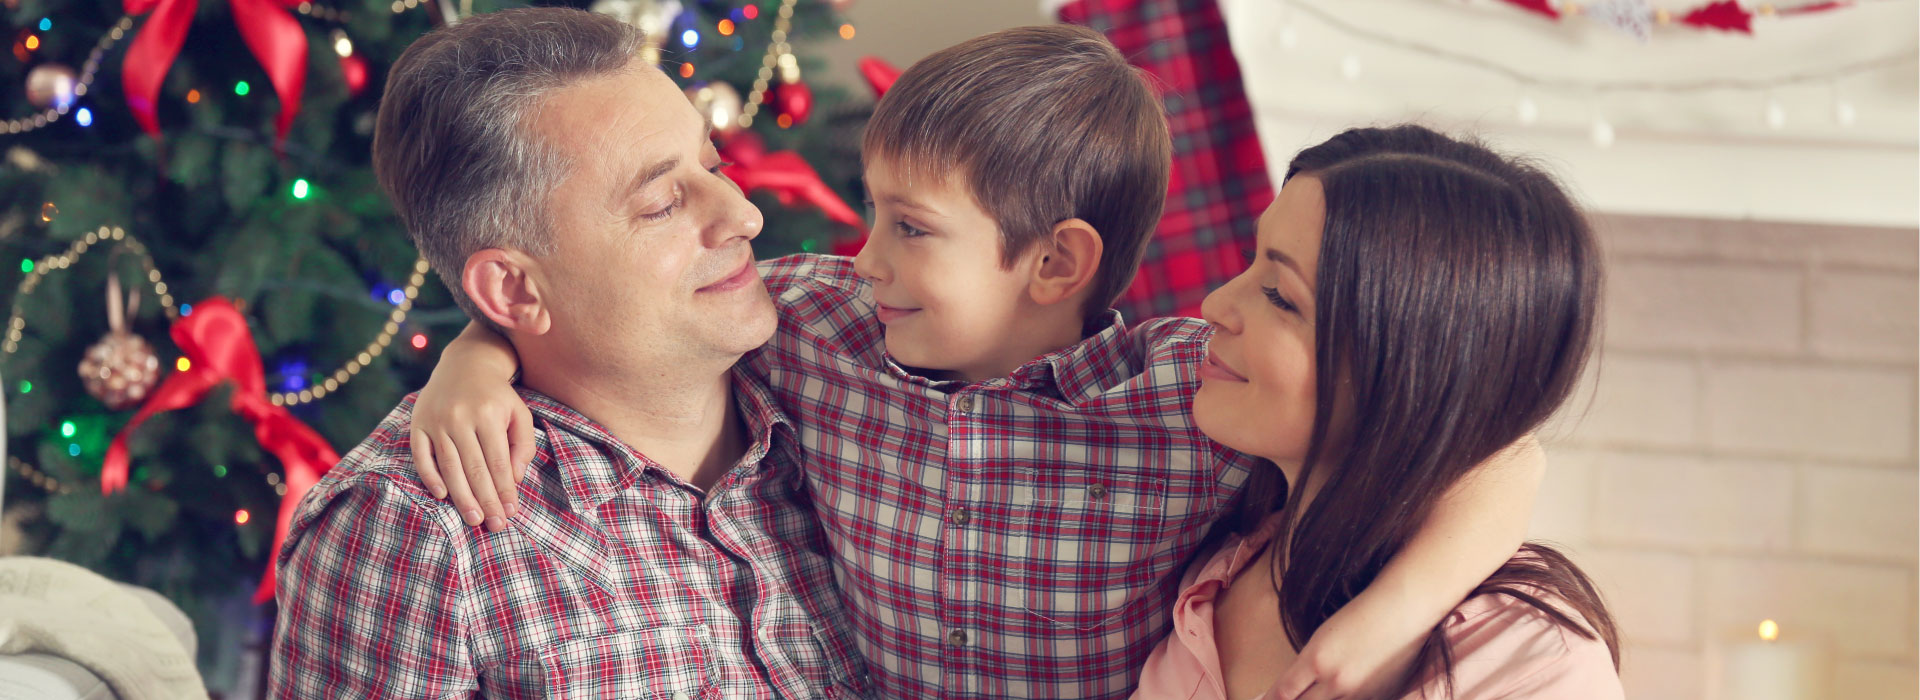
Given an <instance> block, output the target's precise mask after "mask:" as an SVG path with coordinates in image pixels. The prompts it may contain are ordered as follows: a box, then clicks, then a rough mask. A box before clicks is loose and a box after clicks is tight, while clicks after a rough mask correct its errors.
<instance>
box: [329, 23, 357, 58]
mask: <svg viewBox="0 0 1920 700" xmlns="http://www.w3.org/2000/svg"><path fill="white" fill-rule="evenodd" d="M334 31H335V32H337V33H336V34H334V36H333V52H334V53H337V54H340V57H341V58H346V57H348V56H352V55H353V40H352V39H348V38H347V33H346V32H342V31H340V30H337V29H336V30H334Z"/></svg>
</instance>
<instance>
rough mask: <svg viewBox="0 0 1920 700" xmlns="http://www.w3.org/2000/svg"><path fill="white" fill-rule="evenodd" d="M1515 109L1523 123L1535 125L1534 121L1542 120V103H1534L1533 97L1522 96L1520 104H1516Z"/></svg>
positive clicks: (1515, 113) (1516, 114) (1515, 114)
mask: <svg viewBox="0 0 1920 700" xmlns="http://www.w3.org/2000/svg"><path fill="white" fill-rule="evenodd" d="M1513 111H1514V116H1515V117H1518V118H1519V119H1520V123H1521V124H1523V125H1526V126H1533V123H1534V122H1536V121H1540V105H1538V104H1534V102H1533V98H1531V97H1521V98H1520V104H1517V105H1514V109H1513Z"/></svg>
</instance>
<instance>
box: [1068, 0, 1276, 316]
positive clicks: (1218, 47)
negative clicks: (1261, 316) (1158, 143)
mask: <svg viewBox="0 0 1920 700" xmlns="http://www.w3.org/2000/svg"><path fill="white" fill-rule="evenodd" d="M1060 20H1061V21H1063V22H1070V23H1073V24H1080V25H1085V26H1088V27H1091V28H1093V29H1095V30H1097V31H1099V32H1100V33H1102V34H1105V35H1107V38H1108V39H1109V40H1110V41H1112V42H1113V44H1114V46H1116V47H1119V49H1120V52H1121V53H1123V54H1126V55H1127V56H1128V57H1129V58H1130V59H1131V60H1132V62H1133V64H1134V65H1136V66H1139V67H1140V68H1142V69H1145V70H1146V71H1147V72H1148V73H1151V74H1153V76H1154V78H1155V79H1156V82H1157V83H1158V87H1159V88H1160V89H1161V91H1162V94H1163V95H1165V105H1166V110H1167V124H1168V126H1169V128H1171V130H1172V135H1173V178H1172V182H1171V183H1170V185H1169V187H1168V189H1167V207H1166V213H1165V214H1164V215H1163V216H1162V217H1161V218H1160V230H1159V231H1158V232H1157V233H1156V234H1155V235H1154V239H1153V242H1152V243H1151V244H1150V245H1149V246H1148V248H1147V254H1146V258H1145V259H1144V261H1143V262H1142V263H1141V265H1140V275H1139V277H1137V278H1135V279H1134V282H1133V286H1132V287H1131V288H1129V289H1128V290H1127V293H1126V294H1125V295H1124V296H1122V297H1121V298H1120V302H1119V303H1118V304H1116V305H1115V306H1116V308H1118V309H1119V310H1120V312H1121V313H1123V314H1125V315H1126V317H1127V318H1130V319H1135V320H1143V319H1148V318H1153V317H1156V316H1167V315H1175V314H1177V315H1182V316H1198V315H1199V313H1200V300H1201V299H1204V298H1206V296H1207V292H1209V291H1211V290H1212V289H1213V288H1214V287H1218V286H1220V284H1221V283H1223V282H1226V281H1227V280H1228V279H1230V278H1232V277H1233V276H1234V275H1237V274H1240V271H1241V270H1243V269H1245V268H1246V264H1247V255H1248V254H1250V253H1251V252H1252V250H1253V241H1254V225H1255V223H1256V222H1257V221H1258V220H1259V219H1260V212H1262V211H1264V210H1265V209H1266V208H1267V204H1269V203H1271V202H1272V201H1273V187H1272V185H1271V184H1270V183H1269V182H1268V180H1267V161H1266V157H1265V156H1264V155H1263V154H1262V153H1261V151H1260V138H1259V135H1258V134H1256V133H1255V132H1254V124H1253V108H1252V106H1251V105H1249V104H1248V103H1247V93H1246V89H1245V88H1244V87H1243V86H1242V85H1241V83H1240V63H1239V62H1238V61H1236V60H1235V59H1234V57H1233V48H1232V47H1231V46H1229V45H1228V44H1227V25H1226V21H1225V20H1224V19H1222V18H1221V16H1220V8H1219V6H1218V5H1217V4H1216V3H1215V2H1214V0H1078V1H1077V2H1071V3H1068V4H1067V5H1066V6H1064V7H1062V8H1061V9H1060Z"/></svg>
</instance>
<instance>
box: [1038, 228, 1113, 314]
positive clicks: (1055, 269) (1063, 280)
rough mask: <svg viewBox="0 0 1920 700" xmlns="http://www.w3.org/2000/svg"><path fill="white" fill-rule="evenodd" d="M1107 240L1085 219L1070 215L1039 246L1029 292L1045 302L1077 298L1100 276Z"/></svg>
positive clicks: (1054, 302) (1044, 303)
mask: <svg viewBox="0 0 1920 700" xmlns="http://www.w3.org/2000/svg"><path fill="white" fill-rule="evenodd" d="M1105 246H1106V244H1105V242H1103V241H1101V239H1100V232H1099V231H1096V230H1094V228H1093V224H1089V223H1087V221H1086V220H1085V219H1067V220H1066V221H1062V222H1060V223H1057V224H1054V225H1053V232H1052V235H1051V236H1050V237H1049V238H1048V240H1046V241H1042V242H1041V243H1040V244H1039V245H1037V246H1035V248H1036V249H1037V250H1036V254H1037V255H1039V256H1040V259H1039V260H1038V261H1037V264H1035V265H1034V267H1033V281H1032V283H1030V284H1029V285H1028V286H1027V293H1028V294H1029V295H1031V296H1032V297H1033V300H1034V302H1036V303H1039V304H1042V305H1051V304H1058V303H1060V302H1063V301H1067V300H1069V299H1073V298H1074V297H1075V296H1077V295H1079V294H1080V293H1081V292H1082V291H1084V290H1086V289H1087V288H1088V287H1090V286H1091V285H1092V284H1093V281H1094V279H1095V278H1096V277H1099V276H1100V254H1101V252H1102V251H1104V250H1105V249H1106V248H1105Z"/></svg>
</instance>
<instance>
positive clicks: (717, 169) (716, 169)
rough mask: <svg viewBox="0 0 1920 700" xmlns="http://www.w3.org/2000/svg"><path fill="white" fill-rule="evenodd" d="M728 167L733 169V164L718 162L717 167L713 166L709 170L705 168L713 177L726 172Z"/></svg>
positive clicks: (730, 162)
mask: <svg viewBox="0 0 1920 700" xmlns="http://www.w3.org/2000/svg"><path fill="white" fill-rule="evenodd" d="M730 167H733V162H732V161H725V160H723V161H720V164H719V165H715V166H713V167H711V168H707V172H710V173H713V174H715V175H719V174H720V171H722V170H726V169H727V168H730Z"/></svg>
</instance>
